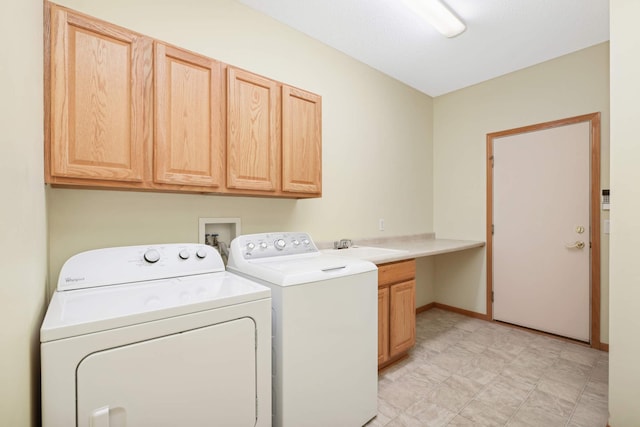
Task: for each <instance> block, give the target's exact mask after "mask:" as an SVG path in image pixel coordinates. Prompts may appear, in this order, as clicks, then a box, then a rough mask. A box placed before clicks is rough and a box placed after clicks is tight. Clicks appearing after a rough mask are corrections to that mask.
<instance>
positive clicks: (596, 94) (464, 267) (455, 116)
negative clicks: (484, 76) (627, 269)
mask: <svg viewBox="0 0 640 427" xmlns="http://www.w3.org/2000/svg"><path fill="white" fill-rule="evenodd" d="M596 111H600V112H601V113H602V138H601V140H602V176H601V180H602V186H603V188H608V183H609V168H608V165H609V45H608V43H604V44H600V45H596V46H594V47H591V48H588V49H585V50H582V51H579V52H576V53H573V54H570V55H566V56H563V57H560V58H557V59H555V60H552V61H548V62H545V63H542V64H539V65H536V66H533V67H530V68H527V69H524V70H521V71H518V72H515V73H511V74H508V75H505V76H502V77H499V78H496V79H493V80H489V81H487V82H484V83H480V84H478V85H475V86H472V87H469V88H466V89H462V90H459V91H456V92H452V93H450V94H447V95H443V96H440V97H437V98H435V100H434V126H435V127H434V154H433V157H434V199H433V206H434V229H435V231H436V235H437V236H439V237H443V238H460V239H473V240H486V236H485V230H486V225H485V224H486V222H485V221H486V219H485V218H486V168H485V162H486V134H487V133H490V132H496V131H500V130H506V129H511V128H515V127H519V126H525V125H531V124H536V123H541V122H546V121H550V120H556V119H561V118H565V117H571V116H576V115H580V114H586V113H592V112H596ZM602 217H603V219H605V218H608V213H607V212H604V213H603V215H602ZM601 239H602V252H603V257H602V319H601V336H602V340H603V341H604V342H608V331H609V325H608V305H609V304H608V262H607V261H608V257H607V251H608V235H604V234H603V235H602V236H601ZM467 258H468V261H470V262H463V261H465V260H467ZM481 260H482V261H481ZM435 276H436V282H435V283H436V288H435V298H436V301H438V302H440V303H443V304H448V305H453V306H456V307H460V308H464V309H466V310H471V311H475V312H479V313H486V261H485V254H484V253H482V254H481V253H479V252H478V251H477V252H475V253H461V254H454V255H447V256H444V257H439V258H438V259H437V261H436V265H435Z"/></svg>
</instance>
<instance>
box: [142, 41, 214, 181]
mask: <svg viewBox="0 0 640 427" xmlns="http://www.w3.org/2000/svg"><path fill="white" fill-rule="evenodd" d="M154 76H155V145H154V147H155V152H154V181H155V182H158V183H164V184H178V185H192V186H204V187H220V186H221V185H222V184H223V180H224V133H223V129H224V122H223V118H224V109H223V106H224V100H223V98H222V90H223V87H222V84H223V79H222V76H221V65H220V63H219V62H218V61H215V60H213V59H211V58H207V57H205V56H201V55H197V54H195V53H192V52H188V51H185V50H182V49H179V48H176V47H173V46H168V45H165V44H163V43H159V42H156V43H155V63H154Z"/></svg>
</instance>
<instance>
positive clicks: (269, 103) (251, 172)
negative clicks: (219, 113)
mask: <svg viewBox="0 0 640 427" xmlns="http://www.w3.org/2000/svg"><path fill="white" fill-rule="evenodd" d="M278 88H279V87H278V83H277V82H275V81H273V80H270V79H267V78H264V77H261V76H258V75H255V74H252V73H249V72H247V71H244V70H240V69H237V68H233V67H228V74H227V187H228V188H232V189H243V190H262V191H276V190H278V187H279V179H280V176H279V165H280V162H279V145H280V129H279V117H280V110H279V94H278Z"/></svg>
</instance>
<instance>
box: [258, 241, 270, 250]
mask: <svg viewBox="0 0 640 427" xmlns="http://www.w3.org/2000/svg"><path fill="white" fill-rule="evenodd" d="M267 246H269V245H267V242H260V247H261V248H262V249H267Z"/></svg>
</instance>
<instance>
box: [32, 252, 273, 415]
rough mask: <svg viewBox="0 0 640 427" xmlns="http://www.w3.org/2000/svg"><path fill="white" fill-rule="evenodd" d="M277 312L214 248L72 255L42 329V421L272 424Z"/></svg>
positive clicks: (266, 294)
mask: <svg viewBox="0 0 640 427" xmlns="http://www.w3.org/2000/svg"><path fill="white" fill-rule="evenodd" d="M270 311H271V298H270V290H269V289H268V288H266V287H264V286H261V285H259V284H257V283H255V282H254V281H251V280H247V279H246V278H242V277H239V276H237V275H235V274H233V273H230V272H227V271H225V269H224V265H223V263H222V260H221V258H220V255H219V254H218V252H217V251H216V250H215V249H213V248H211V247H209V246H205V245H195V244H166V245H150V246H129V247H119V248H107V249H99V250H94V251H89V252H83V253H80V254H78V255H75V256H74V257H72V258H70V259H69V260H68V261H67V262H66V263H65V264H64V266H63V268H62V271H61V272H60V278H59V280H58V287H57V291H56V292H55V294H54V295H53V298H52V300H51V303H50V305H49V308H48V310H47V314H46V316H45V319H44V322H43V324H42V328H41V330H40V339H41V364H42V366H41V368H42V421H43V426H44V427H71V426H76V427H125V426H129V427H131V426H135V427H177V426H189V427H204V426H225V427H228V426H238V427H249V426H251V427H253V426H260V427H267V426H270V425H271V370H270V365H271V351H270V349H271V337H270V327H271V312H270Z"/></svg>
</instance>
